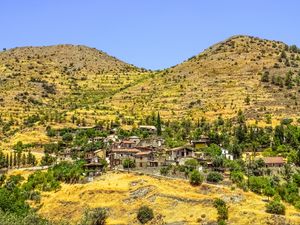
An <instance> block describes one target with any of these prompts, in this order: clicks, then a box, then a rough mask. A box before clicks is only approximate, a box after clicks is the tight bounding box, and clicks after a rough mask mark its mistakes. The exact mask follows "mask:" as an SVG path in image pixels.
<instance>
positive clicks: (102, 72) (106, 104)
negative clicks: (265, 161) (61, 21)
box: [0, 35, 300, 123]
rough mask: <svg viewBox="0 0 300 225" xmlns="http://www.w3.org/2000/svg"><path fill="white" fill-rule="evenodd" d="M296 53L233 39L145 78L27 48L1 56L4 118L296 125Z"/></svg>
mask: <svg viewBox="0 0 300 225" xmlns="http://www.w3.org/2000/svg"><path fill="white" fill-rule="evenodd" d="M299 52H300V51H299V49H298V48H297V47H296V46H288V45H286V44H284V43H282V42H279V41H270V40H264V39H259V38H255V37H251V36H242V35H239V36H233V37H231V38H229V39H227V40H225V41H223V42H220V43H217V44H215V45H213V46H211V47H209V48H208V49H206V50H205V51H203V52H202V53H200V54H199V55H196V56H193V57H191V58H190V59H188V60H186V61H185V62H183V63H181V64H178V65H176V66H173V67H172V68H168V69H165V70H161V71H147V70H145V69H141V68H137V67H135V66H133V65H129V64H127V63H124V62H122V61H120V60H118V59H116V58H114V57H112V56H109V55H107V54H106V53H104V52H102V51H98V50H96V49H92V48H88V47H86V46H74V45H57V46H48V47H22V48H14V49H10V50H6V51H2V52H0V112H1V118H2V119H3V120H5V121H8V120H10V119H11V118H13V119H14V120H16V121H17V122H15V123H20V122H22V121H24V120H26V118H28V116H30V115H43V116H44V118H45V119H46V120H47V121H60V122H70V121H71V117H73V116H74V115H75V116H76V118H77V119H78V120H79V121H80V120H82V119H84V120H86V121H87V123H94V122H95V121H100V120H115V119H116V118H117V119H121V120H124V119H126V118H131V119H134V118H143V116H145V115H149V114H151V113H152V112H157V111H159V112H160V114H161V115H162V117H163V118H164V119H176V118H183V117H187V118H193V119H198V118H199V117H201V116H205V117H208V118H215V117H217V116H219V115H222V116H224V117H233V116H235V115H236V113H237V112H238V110H240V109H241V110H244V111H245V113H246V115H247V116H248V117H249V118H253V119H264V117H265V115H266V114H269V115H272V116H273V118H283V117H297V113H298V111H299V104H298V102H299V97H300V96H299V94H300V93H299V85H300V81H299V78H300V72H299V71H300V70H299V66H298V65H299V64H300V54H299Z"/></svg>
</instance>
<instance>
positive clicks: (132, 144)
mask: <svg viewBox="0 0 300 225" xmlns="http://www.w3.org/2000/svg"><path fill="white" fill-rule="evenodd" d="M135 146H136V142H135V141H133V140H123V141H121V142H120V144H119V148H134V147H135Z"/></svg>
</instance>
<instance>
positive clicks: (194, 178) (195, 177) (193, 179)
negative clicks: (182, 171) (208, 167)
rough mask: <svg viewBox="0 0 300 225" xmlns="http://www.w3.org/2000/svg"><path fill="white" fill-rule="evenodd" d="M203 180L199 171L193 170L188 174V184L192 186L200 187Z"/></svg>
mask: <svg viewBox="0 0 300 225" xmlns="http://www.w3.org/2000/svg"><path fill="white" fill-rule="evenodd" d="M203 180H204V178H203V176H202V174H201V173H200V172H199V171H197V170H193V171H192V172H191V173H190V183H191V184H192V185H200V184H202V182H203Z"/></svg>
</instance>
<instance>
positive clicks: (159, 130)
mask: <svg viewBox="0 0 300 225" xmlns="http://www.w3.org/2000/svg"><path fill="white" fill-rule="evenodd" d="M156 124H157V125H156V126H157V135H158V136H160V135H161V120H160V114H159V112H158V113H157V121H156Z"/></svg>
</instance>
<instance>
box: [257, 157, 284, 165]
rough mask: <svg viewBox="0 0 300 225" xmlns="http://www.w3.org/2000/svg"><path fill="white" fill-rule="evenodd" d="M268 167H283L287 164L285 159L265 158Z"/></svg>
mask: <svg viewBox="0 0 300 225" xmlns="http://www.w3.org/2000/svg"><path fill="white" fill-rule="evenodd" d="M262 160H263V161H264V163H265V165H266V167H282V166H283V165H284V164H285V161H284V158H283V157H263V158H262Z"/></svg>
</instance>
